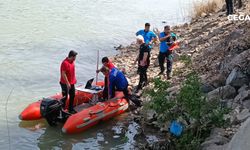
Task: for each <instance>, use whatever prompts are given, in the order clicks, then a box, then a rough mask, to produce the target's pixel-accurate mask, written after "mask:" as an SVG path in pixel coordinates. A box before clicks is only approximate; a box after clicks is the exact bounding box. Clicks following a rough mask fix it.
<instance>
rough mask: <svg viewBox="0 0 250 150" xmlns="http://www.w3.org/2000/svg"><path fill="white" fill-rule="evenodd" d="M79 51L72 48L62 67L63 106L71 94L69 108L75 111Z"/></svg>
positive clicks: (70, 110) (69, 110)
mask: <svg viewBox="0 0 250 150" xmlns="http://www.w3.org/2000/svg"><path fill="white" fill-rule="evenodd" d="M76 55H77V52H75V51H73V50H71V51H70V52H69V54H68V57H67V58H65V59H64V60H63V61H62V63H61V67H60V74H61V78H60V85H61V88H62V95H63V97H64V98H63V99H62V103H63V108H64V109H66V108H65V106H66V100H67V97H68V94H69V108H68V112H70V113H75V110H74V109H73V104H74V98H75V84H76V76H75V63H74V62H75V59H76Z"/></svg>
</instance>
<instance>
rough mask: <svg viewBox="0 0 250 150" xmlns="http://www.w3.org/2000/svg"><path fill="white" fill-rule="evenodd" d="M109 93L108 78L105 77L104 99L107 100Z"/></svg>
mask: <svg viewBox="0 0 250 150" xmlns="http://www.w3.org/2000/svg"><path fill="white" fill-rule="evenodd" d="M108 93H109V91H108V78H107V77H105V78H104V89H103V94H102V95H103V99H104V100H107V99H108V95H109V94H108Z"/></svg>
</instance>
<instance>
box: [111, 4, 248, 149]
mask: <svg viewBox="0 0 250 150" xmlns="http://www.w3.org/2000/svg"><path fill="white" fill-rule="evenodd" d="M246 1H247V2H248V3H246ZM246 1H245V3H244V5H243V7H242V9H240V10H238V12H237V13H245V12H247V9H246V8H250V4H249V0H246ZM249 10H250V9H249ZM203 16H204V17H202V18H198V19H194V20H192V22H191V23H190V24H184V25H180V26H175V27H173V31H174V32H175V33H177V34H179V36H180V37H181V39H182V41H183V42H182V44H181V48H180V49H177V50H175V52H174V53H175V54H174V56H175V59H174V66H173V77H172V79H171V80H169V82H170V84H171V86H172V87H170V88H169V89H166V91H167V92H169V93H170V95H171V96H175V95H176V94H177V93H178V91H179V89H180V83H182V81H183V80H184V79H185V77H186V75H187V74H188V73H190V72H192V70H195V71H196V72H198V73H199V75H200V77H201V82H202V86H201V90H202V91H203V93H205V94H206V95H207V98H208V100H209V101H213V100H219V101H220V102H221V107H227V108H230V109H231V110H232V111H231V112H230V113H229V114H228V115H225V116H224V118H225V119H228V120H229V127H227V128H225V129H218V128H216V129H214V130H213V131H212V132H211V135H210V137H208V138H207V139H206V140H205V141H204V142H203V143H202V145H201V148H202V149H204V150H217V149H218V150H224V149H225V150H226V149H230V150H231V149H232V150H233V149H235V150H237V149H241V150H244V149H246V150H248V149H249V146H250V145H247V143H248V141H247V140H248V139H249V138H250V137H249V136H250V135H249V133H250V118H249V116H250V113H249V110H250V83H249V82H250V23H249V22H241V21H239V22H232V21H229V20H228V19H227V17H226V16H225V12H217V13H214V14H212V15H209V14H206V15H205V14H203ZM138 48H139V47H138V45H136V44H134V43H133V44H131V45H130V46H128V47H124V46H118V47H116V49H119V51H120V54H119V55H116V56H115V57H114V58H113V62H115V64H116V66H118V68H125V70H126V75H127V77H128V78H129V79H130V83H131V85H132V87H135V86H136V85H137V84H138V78H139V75H137V65H136V64H134V60H135V58H136V55H137V53H138ZM158 52H159V49H158V45H157V44H156V45H155V47H154V48H153V49H152V50H151V64H150V67H149V68H148V78H149V81H152V79H153V78H155V77H160V78H162V79H164V77H163V76H158V75H157V74H158V73H159V72H160V70H159V67H158V59H157V56H158ZM182 56H185V58H189V57H190V59H191V61H187V60H183V57H182ZM124 62H125V64H124ZM191 62H192V63H191ZM151 86H152V84H151V83H149V85H148V87H151ZM146 88H147V87H146ZM144 101H149V100H148V99H145V100H144ZM157 115H158V114H156V113H155V112H153V111H152V110H150V111H147V112H145V115H144V116H143V117H141V118H143V119H141V118H140V119H138V120H144V121H145V122H146V124H149V125H152V126H154V127H158V128H159V129H160V130H161V131H163V132H166V131H167V129H168V122H166V123H165V125H164V124H163V125H159V123H157V117H158V116H157ZM145 118H146V119H145ZM246 120H247V121H246ZM244 122H245V123H244ZM241 124H244V125H243V126H242V127H241ZM239 128H240V130H239V132H238V133H237V134H236V135H235V136H234V137H233V135H234V134H235V133H236V132H237V131H238V129H239ZM244 130H245V131H244ZM248 130H249V131H248ZM232 137H233V139H232V141H231V142H230V143H229V144H228V142H229V141H230V140H231V138H232ZM243 137H244V138H243ZM163 143H164V142H163ZM244 143H245V145H244ZM147 146H148V148H151V149H152V148H153V147H154V148H155V147H157V148H160V147H162V146H163V147H164V144H162V143H160V142H159V143H158V145H157V143H155V144H154V145H147ZM165 146H166V145H165ZM144 148H145V147H144Z"/></svg>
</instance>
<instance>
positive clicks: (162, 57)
mask: <svg viewBox="0 0 250 150" xmlns="http://www.w3.org/2000/svg"><path fill="white" fill-rule="evenodd" d="M165 59H167V74H169V73H171V72H172V65H173V54H172V51H167V52H166V53H162V52H160V53H159V56H158V60H159V65H160V69H161V72H164V70H165V68H164V62H165Z"/></svg>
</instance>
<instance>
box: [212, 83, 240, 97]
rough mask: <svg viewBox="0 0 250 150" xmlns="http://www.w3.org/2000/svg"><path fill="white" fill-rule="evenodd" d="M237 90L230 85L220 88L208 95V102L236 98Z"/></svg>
mask: <svg viewBox="0 0 250 150" xmlns="http://www.w3.org/2000/svg"><path fill="white" fill-rule="evenodd" d="M235 95H236V90H235V88H234V87H232V86H230V85H226V86H223V87H219V88H217V89H215V90H213V91H211V92H209V93H208V95H207V96H208V100H210V101H211V100H219V99H230V98H234V96H235Z"/></svg>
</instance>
